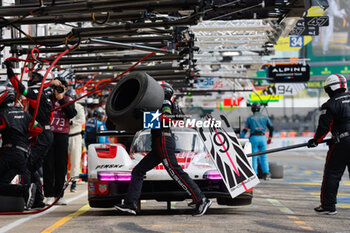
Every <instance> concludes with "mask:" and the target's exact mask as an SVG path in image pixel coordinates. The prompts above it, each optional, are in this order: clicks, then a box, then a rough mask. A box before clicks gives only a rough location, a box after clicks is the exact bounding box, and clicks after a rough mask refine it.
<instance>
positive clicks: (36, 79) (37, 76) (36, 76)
mask: <svg viewBox="0 0 350 233" xmlns="http://www.w3.org/2000/svg"><path fill="white" fill-rule="evenodd" d="M43 78H44V76H43V75H42V74H41V73H39V72H37V71H33V72H32V75H31V77H30V79H29V81H28V86H34V85H35V84H37V83H41V81H42V80H43Z"/></svg>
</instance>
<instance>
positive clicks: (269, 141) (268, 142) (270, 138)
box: [267, 136, 272, 144]
mask: <svg viewBox="0 0 350 233" xmlns="http://www.w3.org/2000/svg"><path fill="white" fill-rule="evenodd" d="M271 141H272V137H271V136H270V137H269V139H267V144H271Z"/></svg>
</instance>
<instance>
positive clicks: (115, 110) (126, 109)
mask: <svg viewBox="0 0 350 233" xmlns="http://www.w3.org/2000/svg"><path fill="white" fill-rule="evenodd" d="M163 100H164V92H163V88H162V87H161V86H160V85H159V84H158V82H157V81H156V80H154V79H153V78H152V77H151V76H149V75H148V74H146V73H144V72H134V73H130V74H129V75H128V76H126V77H125V78H122V79H121V80H120V81H119V82H118V84H117V86H116V87H115V88H114V89H113V90H112V91H111V94H110V95H109V97H108V99H107V103H106V113H107V116H108V119H109V120H110V121H111V122H112V123H113V124H114V125H115V129H116V130H126V131H128V132H137V131H138V130H140V129H142V128H143V119H142V118H143V112H144V111H156V110H157V109H159V108H161V107H162V104H163Z"/></svg>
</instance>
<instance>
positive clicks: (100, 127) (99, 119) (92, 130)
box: [85, 107, 109, 149]
mask: <svg viewBox="0 0 350 233" xmlns="http://www.w3.org/2000/svg"><path fill="white" fill-rule="evenodd" d="M106 118H107V116H106V112H105V110H104V109H103V108H102V107H98V108H96V109H95V110H94V113H93V117H92V118H91V119H90V120H88V121H87V122H86V124H85V146H86V148H88V149H89V145H90V144H91V143H108V142H109V139H108V137H107V136H97V133H98V132H100V131H105V130H107V127H106V123H105V121H106Z"/></svg>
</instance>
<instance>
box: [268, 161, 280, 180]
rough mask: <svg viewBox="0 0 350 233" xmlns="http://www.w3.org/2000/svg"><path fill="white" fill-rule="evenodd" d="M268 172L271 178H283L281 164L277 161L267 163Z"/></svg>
mask: <svg viewBox="0 0 350 233" xmlns="http://www.w3.org/2000/svg"><path fill="white" fill-rule="evenodd" d="M269 167H270V173H271V178H272V179H282V178H283V166H282V165H278V164H277V163H269Z"/></svg>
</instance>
